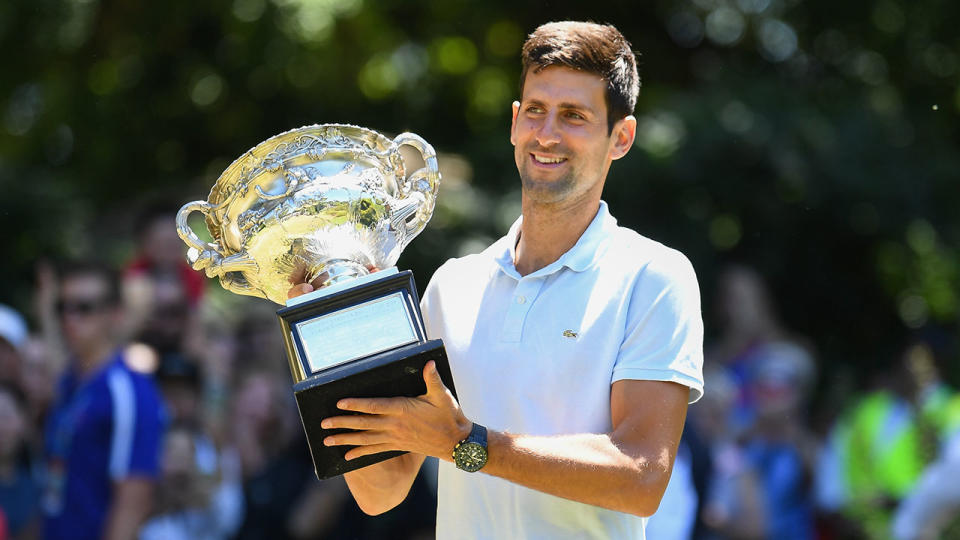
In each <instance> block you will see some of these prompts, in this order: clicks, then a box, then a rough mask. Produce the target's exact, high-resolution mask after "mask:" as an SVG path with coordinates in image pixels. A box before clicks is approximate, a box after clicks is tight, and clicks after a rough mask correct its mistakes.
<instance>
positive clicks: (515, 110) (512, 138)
mask: <svg viewBox="0 0 960 540" xmlns="http://www.w3.org/2000/svg"><path fill="white" fill-rule="evenodd" d="M511 108H512V109H513V118H512V119H511V120H510V144H512V145H514V146H516V145H517V139H516V137H515V136H514V135H513V134H514V132H515V131H516V130H517V113H519V112H520V102H519V101H514V102H513V104H512V105H511Z"/></svg>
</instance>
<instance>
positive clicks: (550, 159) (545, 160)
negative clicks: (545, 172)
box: [530, 153, 567, 165]
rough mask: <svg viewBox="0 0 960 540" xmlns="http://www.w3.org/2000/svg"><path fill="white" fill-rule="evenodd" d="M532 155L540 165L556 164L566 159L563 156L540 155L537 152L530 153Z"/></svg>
mask: <svg viewBox="0 0 960 540" xmlns="http://www.w3.org/2000/svg"><path fill="white" fill-rule="evenodd" d="M530 156H531V157H533V160H534V161H536V162H537V163H540V164H542V165H558V164H560V163H563V162H564V161H566V160H567V158H565V157H554V156H541V155H538V154H533V153H531V154H530Z"/></svg>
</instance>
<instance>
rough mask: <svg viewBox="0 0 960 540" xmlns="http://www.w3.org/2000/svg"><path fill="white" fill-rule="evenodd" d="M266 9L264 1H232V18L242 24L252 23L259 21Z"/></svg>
mask: <svg viewBox="0 0 960 540" xmlns="http://www.w3.org/2000/svg"><path fill="white" fill-rule="evenodd" d="M266 9H267V2H266V1H265V0H234V1H233V9H232V11H233V16H234V17H236V18H237V19H239V20H241V21H243V22H254V21H257V20H259V19H260V17H261V16H262V15H263V12H264V11H266Z"/></svg>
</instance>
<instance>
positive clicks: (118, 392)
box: [108, 369, 165, 480]
mask: <svg viewBox="0 0 960 540" xmlns="http://www.w3.org/2000/svg"><path fill="white" fill-rule="evenodd" d="M108 385H109V388H110V398H111V401H112V403H113V429H112V434H111V443H110V461H109V467H110V469H109V470H110V477H111V478H112V479H114V480H123V479H124V478H128V477H131V476H147V477H150V478H155V477H157V476H158V475H159V470H160V444H161V440H162V435H163V429H164V424H165V422H164V410H163V405H162V404H161V401H160V397H159V395H158V393H157V390H156V388H155V387H154V385H153V382H152V381H151V380H150V379H148V378H146V377H143V376H139V375H134V374H132V373H129V372H127V371H125V370H119V369H115V370H113V371H112V372H111V373H110V375H109V379H108Z"/></svg>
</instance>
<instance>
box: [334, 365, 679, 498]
mask: <svg viewBox="0 0 960 540" xmlns="http://www.w3.org/2000/svg"><path fill="white" fill-rule="evenodd" d="M424 380H425V382H426V384H427V393H426V394H424V395H423V396H419V397H417V398H385V399H354V398H351V399H344V400H341V401H340V403H339V404H338V406H339V407H340V408H341V409H343V410H349V411H355V412H362V413H366V414H364V415H350V416H337V417H332V418H327V419H324V420H323V427H324V428H327V429H329V428H348V429H354V430H357V431H355V432H350V433H342V434H338V435H333V436H330V437H327V438H326V439H325V441H324V442H325V444H327V445H328V446H335V445H355V446H356V448H353V449H351V450H350V451H348V452H347V454H346V457H347V459H353V458H356V457H360V456H363V455H368V454H373V453H377V452H382V451H385V450H407V451H411V452H416V453H419V454H424V455H432V456H436V457H438V458H440V459H443V460H446V461H452V456H451V453H452V450H453V447H454V446H455V445H456V443H457V442H459V441H460V440H462V439H464V438H466V436H467V435H468V434H469V432H470V426H471V425H472V423H471V422H470V421H469V420H467V419H466V417H465V416H464V415H463V413H462V412H461V411H460V407H459V405H458V404H457V403H456V400H455V399H454V398H453V396H452V395H451V394H450V392H449V390H447V389H446V387H444V386H443V382H442V381H441V380H440V376H439V374H438V373H437V371H436V366H435V365H434V364H433V363H432V362H428V363H427V366H426V367H425V368H424ZM688 397H689V389H688V388H687V387H685V386H682V385H679V384H676V383H670V382H659V381H633V380H623V381H617V382H615V383H613V385H612V387H611V393H610V406H611V407H610V408H611V420H612V425H613V431H612V432H610V433H606V434H572V435H559V436H528V435H516V434H510V433H504V432H496V431H493V430H490V431H489V432H488V454H489V459H488V462H487V465H486V466H485V467H484V468H483V471H482V472H484V473H487V474H491V475H494V476H499V477H501V478H504V479H506V480H509V481H511V482H514V483H517V484H520V485H523V486H527V487H529V488H532V489H536V490H539V491H542V492H545V493H549V494H551V495H556V496H558V497H564V498H567V499H571V500H575V501H579V502H583V503H586V504H592V505H596V506H602V507H604V508H609V509H612V510H618V511H621V512H628V513H631V514H636V515H640V516H648V515H650V514H652V513H654V512H655V511H656V509H657V506H659V504H660V498H661V497H662V496H663V491H664V490H665V489H666V485H667V482H668V480H669V479H670V472H671V469H672V467H673V460H674V457H675V456H676V451H677V445H678V444H679V441H680V435H681V433H682V431H683V423H684V420H685V419H686V411H687V399H688ZM573 399H575V398H573ZM361 471H363V469H361V470H360V471H356V472H361ZM405 494H406V493H404V495H405ZM401 500H402V497H401ZM358 502H359V500H358Z"/></svg>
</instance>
